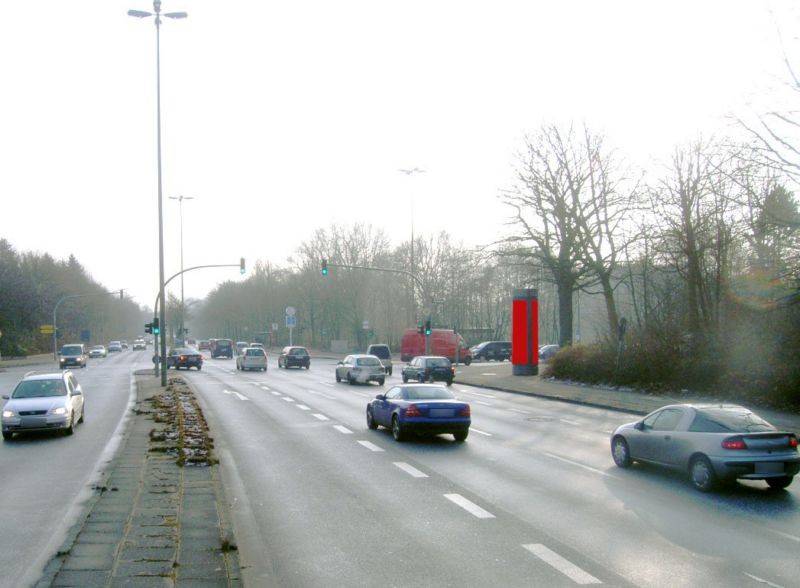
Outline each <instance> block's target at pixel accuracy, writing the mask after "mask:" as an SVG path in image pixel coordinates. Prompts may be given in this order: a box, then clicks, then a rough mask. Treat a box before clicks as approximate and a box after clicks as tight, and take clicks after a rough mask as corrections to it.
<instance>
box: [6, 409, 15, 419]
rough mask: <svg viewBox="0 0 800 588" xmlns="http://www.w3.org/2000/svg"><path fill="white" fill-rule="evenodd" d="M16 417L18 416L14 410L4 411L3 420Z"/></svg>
mask: <svg viewBox="0 0 800 588" xmlns="http://www.w3.org/2000/svg"><path fill="white" fill-rule="evenodd" d="M15 416H17V415H15V414H14V411H13V410H4V411H3V418H4V419H7V418H11V417H15Z"/></svg>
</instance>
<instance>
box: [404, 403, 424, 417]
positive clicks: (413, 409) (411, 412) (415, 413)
mask: <svg viewBox="0 0 800 588" xmlns="http://www.w3.org/2000/svg"><path fill="white" fill-rule="evenodd" d="M406 416H407V417H421V416H422V413H421V412H420V411H419V409H418V408H417V406H416V405H415V404H409V405H408V408H407V409H406Z"/></svg>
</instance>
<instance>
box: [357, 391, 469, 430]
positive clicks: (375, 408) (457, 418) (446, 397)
mask: <svg viewBox="0 0 800 588" xmlns="http://www.w3.org/2000/svg"><path fill="white" fill-rule="evenodd" d="M471 423H472V419H471V416H470V407H469V404H468V403H467V402H464V401H462V400H458V399H457V398H456V397H455V395H454V394H453V393H452V392H450V390H448V389H447V388H445V387H444V386H440V385H438V384H403V385H399V386H395V387H393V388H391V389H390V390H389V391H388V392H386V393H385V394H378V395H377V396H376V397H375V399H374V400H372V401H371V402H370V403H369V404H368V405H367V426H368V427H369V428H370V429H377V428H378V427H379V426H381V425H382V426H384V427H387V428H390V429H391V430H392V435H393V436H394V438H395V440H396V441H404V440H405V439H406V438H407V437H408V434H409V433H418V434H423V435H438V434H440V433H451V434H452V435H453V437H455V439H456V441H459V442H460V441H464V440H465V439H466V438H467V435H468V434H469V426H470V424H471Z"/></svg>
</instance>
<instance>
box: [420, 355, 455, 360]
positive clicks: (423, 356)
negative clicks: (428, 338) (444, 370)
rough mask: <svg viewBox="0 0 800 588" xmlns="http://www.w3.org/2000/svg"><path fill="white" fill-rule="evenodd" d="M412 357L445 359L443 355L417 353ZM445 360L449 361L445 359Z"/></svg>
mask: <svg viewBox="0 0 800 588" xmlns="http://www.w3.org/2000/svg"><path fill="white" fill-rule="evenodd" d="M414 359H447V358H446V357H445V356H444V355H418V356H416V357H415V358H414ZM447 361H450V360H449V359H447Z"/></svg>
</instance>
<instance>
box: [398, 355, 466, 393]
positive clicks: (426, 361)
mask: <svg viewBox="0 0 800 588" xmlns="http://www.w3.org/2000/svg"><path fill="white" fill-rule="evenodd" d="M455 373H456V370H455V368H454V367H453V364H452V363H450V360H449V359H447V358H446V357H442V356H439V355H420V356H419V357H415V358H414V359H412V360H411V361H410V362H409V363H407V364H406V365H405V366H403V382H408V381H409V380H417V381H418V382H446V383H447V385H448V386H450V385H451V384H452V383H453V378H455Z"/></svg>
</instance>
